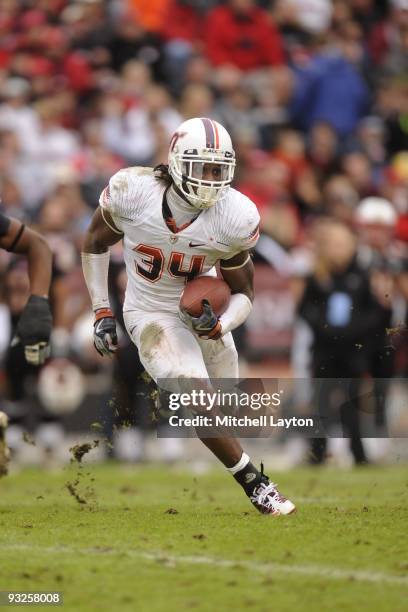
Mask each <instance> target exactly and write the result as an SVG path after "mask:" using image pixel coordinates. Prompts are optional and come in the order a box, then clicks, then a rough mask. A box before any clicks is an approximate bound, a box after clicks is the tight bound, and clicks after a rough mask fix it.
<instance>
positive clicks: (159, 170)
mask: <svg viewBox="0 0 408 612" xmlns="http://www.w3.org/2000/svg"><path fill="white" fill-rule="evenodd" d="M153 174H154V176H155V178H157V179H160V180H162V181H165V182H166V183H168V184H169V185H171V184H172V183H173V178H172V176H171V174H170V172H169V167H168V165H167V164H159V165H158V166H155V167H154V168H153Z"/></svg>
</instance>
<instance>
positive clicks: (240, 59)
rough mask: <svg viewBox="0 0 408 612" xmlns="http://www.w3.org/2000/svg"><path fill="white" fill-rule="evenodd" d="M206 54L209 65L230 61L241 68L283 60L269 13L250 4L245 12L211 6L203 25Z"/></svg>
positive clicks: (218, 64) (255, 66)
mask: <svg viewBox="0 0 408 612" xmlns="http://www.w3.org/2000/svg"><path fill="white" fill-rule="evenodd" d="M205 39H206V47H207V49H206V54H207V57H208V58H209V60H210V61H211V63H212V64H214V65H215V66H222V65H223V64H233V65H235V66H237V67H238V68H240V69H241V70H253V69H255V68H261V67H263V66H279V65H281V64H282V63H283V61H284V57H283V49H282V43H281V37H280V34H279V32H278V30H277V28H276V27H275V25H274V23H273V22H272V19H271V18H270V16H269V14H268V13H267V12H266V11H264V10H262V9H259V8H256V7H254V8H253V9H251V10H250V11H249V12H248V13H246V14H245V15H238V14H236V13H234V12H233V11H232V10H231V9H230V8H229V7H228V6H219V7H217V8H215V9H213V10H212V11H211V12H210V13H209V15H208V18H207V23H206V27H205Z"/></svg>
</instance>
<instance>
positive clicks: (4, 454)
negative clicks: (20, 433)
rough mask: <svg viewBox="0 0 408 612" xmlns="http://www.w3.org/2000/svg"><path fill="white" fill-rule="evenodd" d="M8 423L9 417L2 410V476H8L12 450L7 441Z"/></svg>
mask: <svg viewBox="0 0 408 612" xmlns="http://www.w3.org/2000/svg"><path fill="white" fill-rule="evenodd" d="M7 425H8V417H7V414H6V413H5V412H1V411H0V478H1V477H2V476H7V474H8V463H9V460H10V451H9V449H8V447H7V443H6V429H7Z"/></svg>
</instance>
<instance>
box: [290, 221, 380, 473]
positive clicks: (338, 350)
mask: <svg viewBox="0 0 408 612" xmlns="http://www.w3.org/2000/svg"><path fill="white" fill-rule="evenodd" d="M315 249H316V259H315V268H314V272H313V274H312V275H311V276H309V277H308V278H307V279H306V283H305V289H304V293H303V296H302V298H301V300H300V305H299V315H300V317H301V318H302V319H303V320H304V321H305V322H306V323H307V324H308V325H309V327H310V328H311V330H312V333H313V345H312V376H313V377H314V378H317V379H318V378H327V379H331V380H329V381H327V384H326V385H325V386H324V387H323V389H324V392H325V395H324V397H320V398H319V406H320V416H321V418H322V419H323V425H325V423H329V422H330V419H333V415H331V414H330V411H331V410H333V403H332V402H333V397H334V395H333V393H334V392H335V389H336V387H337V382H336V379H338V377H339V376H341V377H344V378H350V379H351V380H350V386H349V388H348V389H347V391H348V393H349V397H345V398H344V399H343V404H342V405H341V406H340V408H339V413H338V414H335V415H334V421H335V422H336V423H337V424H339V423H341V424H342V425H343V435H344V436H347V437H349V438H350V448H351V451H352V453H353V457H354V460H355V462H356V463H365V462H366V461H367V459H366V455H365V452H364V448H363V444H362V441H361V435H360V416H359V405H358V390H359V384H358V379H360V378H361V377H362V376H363V375H364V374H365V373H366V372H367V371H369V360H370V357H371V350H372V349H371V346H372V345H371V340H372V339H373V337H374V338H378V336H379V334H381V333H382V332H381V331H380V330H381V323H382V315H383V311H382V307H381V305H380V304H379V303H378V301H377V300H376V299H375V298H374V296H373V294H372V292H371V289H370V283H369V279H368V277H367V275H366V273H365V272H364V271H363V269H362V268H361V267H360V266H359V265H358V263H357V262H356V259H355V256H356V240H355V237H354V236H353V234H352V233H351V231H350V230H349V229H348V228H347V226H345V225H343V224H342V223H340V222H339V221H335V220H331V219H323V220H320V221H318V223H317V226H316V228H315ZM337 401H338V400H337ZM326 406H327V408H326ZM336 408H338V406H337V407H336ZM326 410H327V412H325V411H326ZM322 411H324V412H322ZM311 449H312V457H311V462H312V463H321V462H323V461H324V459H325V449H326V439H324V438H316V439H313V440H312V444H311Z"/></svg>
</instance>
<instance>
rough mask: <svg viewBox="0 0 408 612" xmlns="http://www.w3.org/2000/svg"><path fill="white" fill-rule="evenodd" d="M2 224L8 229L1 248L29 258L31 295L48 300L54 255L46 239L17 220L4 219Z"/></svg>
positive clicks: (2, 237)
mask: <svg viewBox="0 0 408 612" xmlns="http://www.w3.org/2000/svg"><path fill="white" fill-rule="evenodd" d="M2 217H3V215H2ZM2 222H3V224H5V223H7V225H8V227H7V231H6V233H3V235H2V236H1V238H0V247H1V248H3V249H6V250H7V251H10V252H13V253H18V254H21V255H25V256H26V257H27V262H28V276H29V279H30V291H31V294H32V295H36V296H40V297H43V298H48V292H49V289H50V283H51V268H52V254H51V250H50V248H49V246H48V244H47V243H46V241H45V239H44V238H43V236H40V234H37V232H35V231H33V230H31V229H30V228H28V227H27V226H26V225H24V223H21V222H20V221H17V219H7V217H3V219H2Z"/></svg>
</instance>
